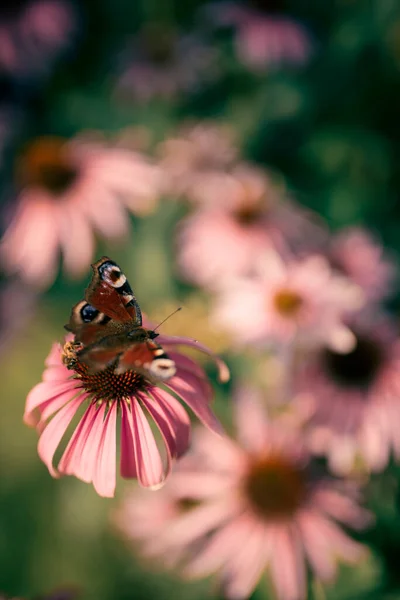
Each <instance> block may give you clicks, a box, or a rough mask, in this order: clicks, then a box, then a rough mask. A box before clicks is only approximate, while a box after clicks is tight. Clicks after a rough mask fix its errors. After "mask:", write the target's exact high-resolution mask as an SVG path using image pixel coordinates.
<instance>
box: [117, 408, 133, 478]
mask: <svg viewBox="0 0 400 600" xmlns="http://www.w3.org/2000/svg"><path fill="white" fill-rule="evenodd" d="M133 402H134V400H133ZM129 415H130V411H129V408H128V407H127V406H126V404H125V402H122V403H121V458H120V471H121V475H122V477H125V478H126V479H135V478H136V477H137V469H136V456H135V448H134V436H133V433H132V426H131V422H130V419H129Z"/></svg>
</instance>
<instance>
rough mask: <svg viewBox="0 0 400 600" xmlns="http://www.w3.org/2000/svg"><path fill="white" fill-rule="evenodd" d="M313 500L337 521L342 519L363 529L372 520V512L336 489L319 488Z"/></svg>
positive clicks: (352, 525) (351, 525) (343, 521)
mask: <svg viewBox="0 0 400 600" xmlns="http://www.w3.org/2000/svg"><path fill="white" fill-rule="evenodd" d="M313 502H314V503H315V504H316V505H318V507H319V509H320V510H321V511H323V512H324V513H326V514H327V515H329V516H331V517H333V518H334V519H335V520H336V521H341V522H342V523H345V524H346V525H349V526H350V527H354V528H357V529H358V528H359V529H362V528H364V527H367V526H368V525H369V524H370V523H371V521H372V518H373V517H372V514H371V513H370V512H369V511H368V510H365V509H363V508H361V507H360V506H359V505H358V504H357V503H356V502H354V501H353V500H352V498H350V497H348V496H344V495H342V494H340V493H339V492H337V491H336V490H329V489H321V490H317V491H316V493H315V494H314V496H313Z"/></svg>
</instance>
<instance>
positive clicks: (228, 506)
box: [163, 495, 239, 546]
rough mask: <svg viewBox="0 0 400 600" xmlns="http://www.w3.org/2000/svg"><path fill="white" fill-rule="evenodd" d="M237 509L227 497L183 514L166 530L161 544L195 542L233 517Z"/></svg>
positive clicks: (178, 544)
mask: <svg viewBox="0 0 400 600" xmlns="http://www.w3.org/2000/svg"><path fill="white" fill-rule="evenodd" d="M238 511H239V508H238V504H237V502H236V501H235V500H233V499H232V498H230V497H229V496H228V495H227V496H223V497H220V498H217V499H216V500H214V501H212V502H208V503H206V504H202V505H201V506H198V507H197V508H193V509H192V510H190V511H188V512H185V513H183V514H182V515H181V516H180V517H178V518H177V519H176V520H175V521H173V522H172V523H171V524H170V525H169V526H168V528H167V530H166V531H165V533H164V536H163V542H164V543H166V542H168V543H169V544H171V545H172V546H174V545H176V546H180V545H182V544H188V543H190V542H193V541H195V540H197V539H198V538H199V537H201V536H203V535H206V534H207V533H208V532H209V531H212V530H213V529H215V528H216V527H220V526H221V525H223V524H224V523H225V522H227V521H228V520H229V519H231V518H232V517H233V516H236V514H237V513H238Z"/></svg>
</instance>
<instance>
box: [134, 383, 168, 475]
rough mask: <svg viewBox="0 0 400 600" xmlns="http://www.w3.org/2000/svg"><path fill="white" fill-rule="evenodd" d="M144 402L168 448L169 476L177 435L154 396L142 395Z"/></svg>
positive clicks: (141, 398)
mask: <svg viewBox="0 0 400 600" xmlns="http://www.w3.org/2000/svg"><path fill="white" fill-rule="evenodd" d="M140 400H141V402H142V404H143V405H144V406H145V408H146V409H147V410H148V412H149V413H150V416H151V417H152V419H153V420H154V422H155V423H156V425H157V427H158V429H159V430H160V433H161V435H162V437H163V440H164V444H165V447H166V450H167V468H166V473H165V477H167V476H168V475H169V473H170V471H171V459H173V458H176V443H175V436H174V433H173V431H172V430H171V426H170V423H169V421H168V419H167V417H166V415H165V413H164V412H163V410H162V409H161V408H160V407H159V406H157V404H155V403H154V401H152V400H153V398H149V397H148V396H146V394H143V395H142V396H141V397H140Z"/></svg>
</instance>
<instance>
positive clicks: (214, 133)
mask: <svg viewBox="0 0 400 600" xmlns="http://www.w3.org/2000/svg"><path fill="white" fill-rule="evenodd" d="M158 155H159V164H160V167H161V169H162V171H163V173H164V178H165V181H166V184H165V185H166V192H167V193H169V194H171V195H176V196H182V195H184V196H186V197H187V198H188V199H189V200H191V201H194V202H196V203H197V202H199V203H200V204H208V203H210V204H214V205H215V204H216V203H219V202H222V203H224V202H225V201H226V198H225V196H226V194H225V195H222V197H221V194H220V189H221V188H223V186H225V185H229V183H230V181H231V179H232V177H231V176H230V175H229V174H228V173H227V169H229V168H230V167H231V166H232V165H233V164H234V161H235V160H236V159H237V157H238V148H237V147H236V145H235V141H234V132H233V130H232V129H231V128H229V127H228V126H223V125H219V124H218V125H217V124H214V123H208V122H202V123H198V124H197V125H193V126H186V127H184V128H183V129H182V131H181V132H180V134H179V135H178V136H177V137H172V138H169V139H167V140H166V141H164V142H162V143H161V144H160V145H159V147H158ZM231 187H232V184H231ZM214 188H215V192H214V191H212V192H211V194H210V193H209V191H208V190H214ZM228 191H229V190H228Z"/></svg>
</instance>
